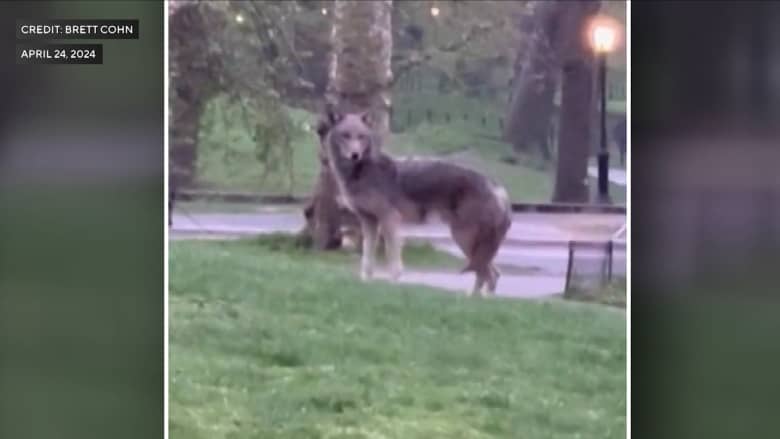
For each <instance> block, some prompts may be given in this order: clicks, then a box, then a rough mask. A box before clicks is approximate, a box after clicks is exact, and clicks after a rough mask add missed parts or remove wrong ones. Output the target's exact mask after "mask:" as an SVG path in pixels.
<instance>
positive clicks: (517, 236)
mask: <svg viewBox="0 0 780 439" xmlns="http://www.w3.org/2000/svg"><path fill="white" fill-rule="evenodd" d="M624 223H625V217H624V216H622V215H612V214H540V213H516V214H514V215H513V221H512V227H511V228H510V230H509V234H508V237H507V241H506V242H505V243H504V245H503V246H502V248H501V249H500V250H499V253H498V255H497V257H496V263H497V265H499V267H501V270H502V271H503V273H504V274H503V276H502V277H501V280H500V282H499V286H498V291H497V294H498V295H499V296H506V297H527V298H533V297H545V296H550V295H555V294H560V293H562V292H563V290H564V285H565V282H566V271H567V265H568V261H569V247H568V242H569V241H570V240H583V241H599V242H600V241H604V242H605V241H608V240H609V239H610V237H611V236H612V235H613V234H614V233H615V232H616V231H617V230H619V229H620V228H621V227H622V226H623V224H624ZM302 227H303V217H302V215H301V213H300V212H297V211H278V210H276V211H274V210H269V211H258V212H251V213H195V212H182V211H174V214H173V226H172V228H171V232H170V236H171V238H172V239H188V238H197V239H204V238H237V237H241V236H250V235H257V234H262V233H277V232H283V233H285V232H286V233H296V232H298V231H300V230H301V228H302ZM403 233H404V235H405V237H406V238H407V239H412V240H423V241H428V242H431V243H432V244H433V245H434V246H435V247H437V248H438V249H440V250H442V251H446V252H449V253H452V254H453V255H456V256H458V257H462V254H461V253H460V250H459V249H458V248H457V247H456V246H455V244H454V243H453V242H452V240H451V239H450V235H449V231H448V229H447V227H446V225H444V224H428V225H424V226H407V227H405V228H404V231H403ZM613 258H614V262H613V270H614V273H615V274H618V275H620V274H622V273H625V267H626V253H625V247H624V246H621V245H617V246H616V247H615V253H614V255H613ZM604 261H605V253H604V251H600V250H599V249H598V248H582V249H580V248H577V252H576V257H575V259H574V263H575V269H576V271H577V272H578V273H582V274H584V275H595V274H596V273H597V272H598V270H600V269H602V263H603V262H604ZM356 270H357V268H356ZM378 276H379V277H380V278H382V277H384V276H385V275H384V274H382V273H381V272H380V273H379V275H378ZM402 281H403V282H405V283H412V284H425V285H431V286H436V287H440V288H445V289H448V290H453V291H461V292H463V291H467V290H468V289H469V288H470V287H471V286H472V284H473V282H474V275H473V274H471V273H468V274H456V273H453V272H421V271H415V270H410V271H407V272H406V273H404V276H403V277H402Z"/></svg>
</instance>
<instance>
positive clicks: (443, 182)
mask: <svg viewBox="0 0 780 439" xmlns="http://www.w3.org/2000/svg"><path fill="white" fill-rule="evenodd" d="M317 134H318V135H319V137H320V147H321V148H322V150H321V153H323V154H324V156H325V157H326V158H327V159H326V160H325V161H326V162H327V165H328V166H329V167H330V170H331V172H332V173H333V176H334V179H335V180H336V183H337V187H338V189H339V192H340V193H339V198H340V199H341V200H342V203H344V204H345V207H346V208H348V209H349V210H350V211H352V212H354V213H355V216H357V218H358V220H359V222H360V228H361V231H362V235H363V239H362V257H361V270H360V274H361V278H362V279H364V280H366V279H369V278H371V277H372V275H373V270H374V261H375V254H376V244H377V238H378V235H379V234H380V233H381V236H382V237H383V238H384V240H385V251H386V255H387V261H388V264H389V272H390V278H391V279H392V280H394V281H395V280H398V279H399V277H400V276H401V273H402V271H403V261H402V258H401V252H402V247H403V242H402V238H401V235H400V227H401V225H402V223H417V224H420V223H424V222H427V221H429V220H431V219H433V218H435V217H438V218H439V219H440V220H442V221H443V222H445V223H446V224H448V225H449V228H450V231H451V233H452V237H453V239H454V240H455V242H456V243H457V245H458V247H459V248H460V249H461V251H463V253H464V255H465V256H466V258H467V264H466V266H465V267H464V268H463V269H462V270H461V273H465V272H468V271H473V272H475V273H476V280H475V282H474V287H473V288H472V289H471V291H470V294H471V295H474V294H480V295H482V294H483V288H484V286H485V285H487V290H488V292H489V293H491V294H495V290H496V284H497V282H498V278H499V277H500V272H499V270H498V269H497V268H496V267H495V265H494V264H493V259H494V258H495V256H496V253H497V252H498V248H499V246H500V245H501V243H502V242H503V240H504V238H505V236H506V234H507V231H508V230H509V228H510V226H511V224H512V220H511V206H510V203H509V197H508V195H507V192H506V190H505V189H504V188H503V187H502V186H500V185H498V184H497V183H495V182H494V181H492V180H490V179H489V178H487V177H485V176H483V175H481V174H480V173H478V172H476V171H474V170H471V169H468V168H465V167H462V166H458V165H455V164H452V163H447V162H445V161H442V160H436V159H429V158H407V159H396V158H393V157H391V156H389V155H387V154H385V153H383V152H382V151H381V150H380V144H379V143H380V142H379V134H378V133H377V130H376V129H375V128H374V124H373V121H372V118H371V116H370V113H369V112H365V113H340V112H337V111H335V110H334V109H333V108H332V107H328V108H327V110H326V112H325V116H324V117H323V118H321V119H320V122H319V124H318V126H317Z"/></svg>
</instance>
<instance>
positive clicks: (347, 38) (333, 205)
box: [304, 0, 393, 249]
mask: <svg viewBox="0 0 780 439" xmlns="http://www.w3.org/2000/svg"><path fill="white" fill-rule="evenodd" d="M333 6H334V7H333V28H332V31H331V45H332V49H333V52H332V54H331V56H332V58H331V63H330V70H329V74H328V91H327V96H326V99H327V101H328V102H329V103H330V104H331V105H333V106H334V107H335V108H339V109H340V110H342V111H365V110H370V111H371V112H372V115H373V118H374V120H375V123H376V129H378V130H379V132H380V137H381V138H382V139H384V138H385V137H386V136H387V134H388V132H389V129H390V120H389V109H390V103H391V101H390V84H391V81H392V72H391V68H390V56H391V54H392V48H393V47H392V28H391V16H392V6H393V3H392V0H380V1H365V0H358V1H355V0H336V1H335V3H334V5H333ZM334 183H335V182H334V181H333V177H332V176H331V175H330V169H328V167H327V166H323V165H322V164H321V165H320V178H319V181H318V183H317V186H316V187H315V190H314V195H313V197H312V202H311V204H310V205H309V206H308V208H307V215H308V216H309V217H310V218H311V219H310V220H309V223H310V225H309V226H308V227H307V229H308V232H309V233H311V234H312V242H313V243H314V245H315V247H316V248H318V249H326V248H336V247H340V246H341V240H342V234H341V230H342V225H343V224H344V221H343V212H342V209H341V208H340V207H339V205H338V203H337V202H336V196H337V187H336V185H335V184H334ZM350 223H352V224H354V222H350ZM304 233H306V231H305V232H304Z"/></svg>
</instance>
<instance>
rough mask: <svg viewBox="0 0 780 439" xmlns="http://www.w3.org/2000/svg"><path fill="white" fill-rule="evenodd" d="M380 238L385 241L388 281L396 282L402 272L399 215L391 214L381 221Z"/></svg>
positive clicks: (401, 241)
mask: <svg viewBox="0 0 780 439" xmlns="http://www.w3.org/2000/svg"><path fill="white" fill-rule="evenodd" d="M382 236H383V237H384V239H385V259H387V263H388V269H389V272H390V279H391V280H393V281H397V280H398V279H399V278H400V277H401V274H402V273H403V271H404V263H403V259H402V256H401V253H402V251H403V237H402V236H401V215H400V214H399V213H398V212H395V211H394V212H393V213H392V214H391V215H388V217H387V218H385V219H383V220H382Z"/></svg>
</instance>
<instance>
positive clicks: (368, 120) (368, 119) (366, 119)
mask: <svg viewBox="0 0 780 439" xmlns="http://www.w3.org/2000/svg"><path fill="white" fill-rule="evenodd" d="M360 120H361V121H363V123H364V124H366V126H368V127H371V128H373V127H374V123H375V122H376V120H375V118H374V114H373V113H372V112H371V110H367V111H364V112H362V113H360Z"/></svg>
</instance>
